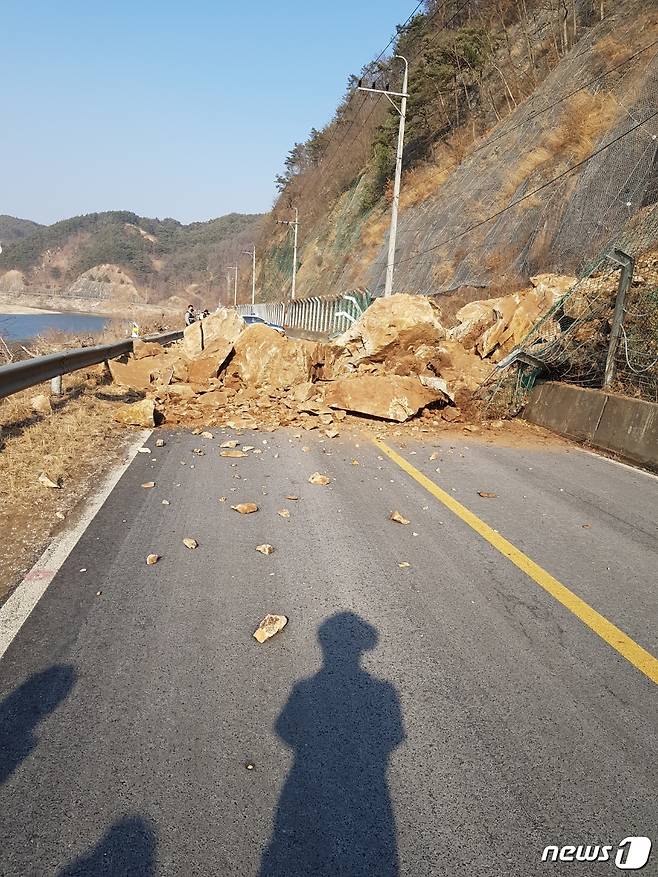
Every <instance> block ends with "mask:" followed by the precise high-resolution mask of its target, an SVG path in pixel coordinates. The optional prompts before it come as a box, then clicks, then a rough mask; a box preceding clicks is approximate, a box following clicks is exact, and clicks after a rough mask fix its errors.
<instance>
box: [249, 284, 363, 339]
mask: <svg viewBox="0 0 658 877" xmlns="http://www.w3.org/2000/svg"><path fill="white" fill-rule="evenodd" d="M371 302H372V296H371V295H370V293H369V292H368V291H367V290H358V291H355V292H350V293H345V294H344V295H339V296H336V297H334V298H320V297H319V296H313V298H297V299H295V300H294V301H287V302H283V301H277V302H262V303H259V304H254V305H251V304H240V305H236V308H235V309H236V310H237V312H238V313H239V314H240V315H241V316H246V315H249V314H253V315H254V316H256V317H260V318H261V319H262V320H267V321H268V322H269V323H277V324H278V325H280V326H284V327H285V328H286V329H301V330H303V331H305V332H315V333H318V334H322V335H333V334H334V333H339V332H345V331H347V329H349V327H350V326H351V325H352V323H354V322H355V321H356V320H358V319H359V317H360V316H361V314H362V313H363V312H364V311H365V310H366V308H367V307H368V306H369V305H370V303H371Z"/></svg>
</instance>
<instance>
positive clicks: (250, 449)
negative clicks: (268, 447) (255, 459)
mask: <svg viewBox="0 0 658 877" xmlns="http://www.w3.org/2000/svg"><path fill="white" fill-rule="evenodd" d="M242 450H243V451H244V452H245V454H246V453H247V451H254V450H255V448H254V446H253V445H242ZM259 453H260V450H259Z"/></svg>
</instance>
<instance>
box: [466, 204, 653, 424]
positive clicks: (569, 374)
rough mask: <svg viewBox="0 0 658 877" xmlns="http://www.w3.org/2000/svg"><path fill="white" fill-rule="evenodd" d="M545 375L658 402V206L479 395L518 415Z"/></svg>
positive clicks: (633, 225)
mask: <svg viewBox="0 0 658 877" xmlns="http://www.w3.org/2000/svg"><path fill="white" fill-rule="evenodd" d="M540 376H541V377H543V378H548V379H551V380H558V381H564V382H565V383H570V384H577V385H580V386H583V387H594V388H603V387H604V388H605V389H606V390H608V391H610V392H618V393H621V394H624V395H628V396H634V397H637V398H641V399H645V400H647V401H650V402H658V205H654V206H653V207H651V208H646V209H645V210H643V211H642V212H641V213H640V214H639V215H638V216H637V217H635V218H634V219H633V220H632V221H631V222H630V223H629V224H628V226H627V227H626V228H625V230H624V232H623V233H622V234H621V235H620V236H619V237H618V238H617V239H616V240H615V241H612V242H610V243H609V244H608V245H607V246H606V247H605V249H604V251H603V252H602V254H601V255H600V256H599V257H598V258H597V259H595V260H594V261H593V262H591V263H590V264H589V265H588V266H587V267H586V268H585V270H584V271H583V272H582V274H581V276H580V278H579V279H578V280H577V282H576V283H575V284H574V285H573V286H572V287H571V288H570V289H569V290H568V291H567V292H566V293H565V295H564V296H562V298H560V299H559V301H557V302H556V303H555V305H553V307H552V308H551V309H550V310H549V311H548V312H547V313H546V314H545V315H544V316H543V317H542V318H541V320H539V321H538V322H537V323H536V324H535V326H534V327H533V328H532V330H531V331H530V332H529V334H528V335H527V337H526V339H525V340H524V342H523V343H522V344H521V345H520V346H519V347H518V348H517V349H516V350H514V351H513V352H512V353H511V354H510V355H509V356H508V357H506V359H504V360H502V361H501V362H500V363H498V366H497V369H496V372H495V373H494V375H493V376H492V378H490V380H489V381H488V382H487V384H486V385H485V387H483V388H482V390H481V396H482V397H483V398H484V399H485V400H486V402H487V407H488V408H489V409H491V410H492V412H494V413H497V414H499V415H502V414H505V413H516V412H517V411H518V410H519V409H520V408H521V407H522V406H523V404H524V403H525V401H526V399H527V395H528V393H529V391H530V390H531V389H532V387H533V385H534V383H535V380H536V379H537V378H538V377H540Z"/></svg>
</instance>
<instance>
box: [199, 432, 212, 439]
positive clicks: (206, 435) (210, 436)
mask: <svg viewBox="0 0 658 877" xmlns="http://www.w3.org/2000/svg"><path fill="white" fill-rule="evenodd" d="M201 438H206V439H211V438H213V434H212V433H211V432H202V433H201Z"/></svg>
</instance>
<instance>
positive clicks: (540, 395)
mask: <svg viewBox="0 0 658 877" xmlns="http://www.w3.org/2000/svg"><path fill="white" fill-rule="evenodd" d="M522 416H523V418H524V420H528V421H529V422H530V423H535V424H537V426H543V427H545V428H546V429H550V430H551V431H552V432H557V433H559V434H560V435H564V436H567V437H568V438H572V439H575V440H576V441H579V442H586V443H587V444H589V445H591V446H592V447H595V448H601V449H602V450H605V451H611V452H613V453H615V454H618V455H619V456H620V457H622V458H623V459H624V460H628V461H629V462H631V463H636V464H637V465H639V466H643V467H645V468H646V469H651V470H653V471H658V404H656V403H654V402H645V401H643V400H642V399H631V398H629V397H627V396H613V395H611V394H609V393H605V392H604V391H603V390H587V389H583V388H582V387H574V386H571V385H570V384H561V383H557V382H553V381H547V382H545V383H542V384H538V385H537V386H536V387H535V388H534V389H533V391H532V393H531V394H530V399H529V401H528V404H527V405H526V407H525V409H524V411H523V415H522Z"/></svg>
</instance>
